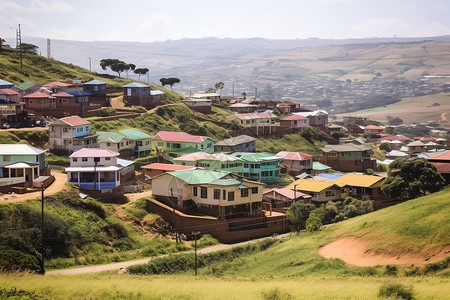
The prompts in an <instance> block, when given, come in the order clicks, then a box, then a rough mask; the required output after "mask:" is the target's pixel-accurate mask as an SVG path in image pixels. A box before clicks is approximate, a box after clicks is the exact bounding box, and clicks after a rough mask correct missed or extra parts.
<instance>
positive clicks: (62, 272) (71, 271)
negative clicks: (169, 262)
mask: <svg viewBox="0 0 450 300" xmlns="http://www.w3.org/2000/svg"><path fill="white" fill-rule="evenodd" d="M289 235H290V233H284V234H280V235H278V236H277V238H279V239H281V238H284V237H287V236H289ZM268 238H272V236H268V237H264V238H260V239H254V240H250V241H245V242H241V243H236V244H226V245H225V244H221V245H217V246H212V247H208V248H204V249H200V250H198V251H197V253H200V254H201V253H210V252H215V251H219V250H226V249H230V248H234V247H239V246H242V245H245V244H248V243H252V242H256V241H260V240H264V239H268ZM180 253H193V251H189V252H180ZM165 256H167V255H162V256H157V257H152V258H144V259H138V260H131V261H125V262H121V263H114V264H108V265H101V266H93V267H84V268H76V269H65V270H55V271H48V272H46V273H45V275H73V274H84V273H95V272H103V271H110V270H119V269H120V268H124V269H125V268H127V267H129V266H132V265H138V264H146V263H148V262H149V261H150V260H152V259H158V258H161V257H165Z"/></svg>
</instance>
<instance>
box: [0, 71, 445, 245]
mask: <svg viewBox="0 0 450 300" xmlns="http://www.w3.org/2000/svg"><path fill="white" fill-rule="evenodd" d="M107 85H108V82H106V81H101V80H97V79H95V80H90V81H86V82H81V80H73V81H72V82H59V81H54V82H50V83H47V84H44V85H42V86H41V85H39V84H36V83H33V82H23V83H19V82H17V83H11V82H8V81H6V80H2V79H0V101H1V102H0V120H1V124H0V126H1V127H2V128H3V130H5V131H7V130H11V129H12V128H15V129H14V130H33V129H34V128H32V127H40V128H42V129H44V130H46V131H48V141H47V142H46V143H44V144H45V145H46V148H45V149H44V148H42V149H39V148H37V147H34V146H31V145H28V144H3V145H1V147H0V167H1V169H0V171H1V172H0V192H1V193H2V196H1V197H2V201H10V200H14V198H16V197H17V196H18V195H24V194H26V193H30V192H34V191H37V190H40V189H41V188H44V189H45V188H47V187H49V186H51V185H52V184H53V182H54V181H55V176H54V174H53V173H54V170H62V172H64V173H65V174H67V182H68V183H71V184H73V185H74V186H76V187H78V188H79V192H80V195H84V197H85V196H86V195H87V196H91V197H94V198H96V199H99V200H101V201H103V202H114V203H124V202H127V201H128V200H127V194H128V193H135V192H140V191H141V192H142V191H144V189H149V187H150V186H151V188H150V189H151V195H152V196H153V197H152V198H151V200H149V201H148V204H147V208H148V210H149V211H150V212H153V213H156V214H158V215H160V216H162V217H163V218H164V219H165V220H166V221H167V222H169V223H170V224H171V226H172V228H173V230H174V231H175V233H177V234H190V228H193V227H201V228H202V233H211V234H212V235H213V236H214V237H216V238H217V239H218V240H219V241H220V242H224V243H234V242H240V241H245V240H248V239H254V238H259V237H264V236H270V235H273V234H281V233H286V232H289V231H290V228H291V225H292V224H291V223H290V220H289V218H288V217H287V211H288V210H289V208H290V206H291V205H293V204H294V203H296V202H302V203H305V204H313V205H315V206H316V207H320V206H323V205H326V204H327V203H330V202H337V201H344V200H345V199H347V198H348V197H351V198H353V199H359V200H363V201H370V202H371V204H370V205H371V206H373V208H375V209H379V208H382V207H386V206H390V205H393V204H396V203H399V202H401V201H403V199H401V198H399V197H392V196H390V195H386V193H382V184H383V181H384V180H385V179H386V178H387V177H388V176H389V174H388V173H387V171H388V170H389V165H390V164H391V163H392V162H393V161H394V160H395V159H397V158H423V159H425V160H427V161H428V162H430V163H431V164H432V165H434V166H435V168H436V170H437V172H439V173H440V174H441V175H442V176H443V177H444V178H445V179H446V181H447V184H448V183H449V182H450V150H449V146H450V141H449V139H448V136H449V130H448V128H443V127H441V128H437V129H436V128H435V129H433V130H432V131H431V132H432V135H430V136H419V137H407V136H404V135H399V134H395V133H394V131H395V128H394V127H392V126H383V125H382V124H379V123H377V122H372V121H370V120H367V119H366V118H358V117H352V116H348V117H344V119H343V120H341V121H331V120H330V118H329V113H328V112H327V111H326V110H310V109H308V108H307V107H305V106H304V104H302V103H298V102H292V101H281V100H261V99H255V98H246V97H237V98H232V97H223V96H221V95H220V94H218V93H206V92H198V93H196V94H195V95H193V97H191V98H187V99H185V100H183V101H182V102H181V103H179V104H175V105H182V106H184V107H185V108H187V109H189V110H190V111H191V113H192V114H193V115H194V116H196V117H197V118H198V119H200V120H204V121H209V122H211V123H213V124H215V125H217V126H219V127H222V128H223V129H225V130H226V132H227V134H228V135H229V136H230V137H229V138H226V139H223V140H216V139H214V138H212V137H209V136H204V135H196V134H190V133H188V132H183V131H181V132H177V131H168V130H159V129H158V130H154V129H155V128H145V127H142V128H127V129H123V130H115V131H103V130H102V131H100V130H98V131H96V130H94V129H93V128H92V122H94V123H95V122H102V121H103V122H107V121H114V120H119V122H120V120H123V118H125V119H127V118H131V119H133V118H136V117H138V116H140V115H141V114H144V115H146V114H161V113H162V111H163V110H164V109H165V108H166V107H167V106H166V104H167V103H166V102H165V94H164V92H162V91H159V90H152V88H151V87H150V86H149V85H146V84H143V83H140V82H130V83H128V84H125V85H123V86H122V88H121V89H120V90H119V92H117V89H115V90H114V92H115V93H114V95H112V94H109V93H108V91H109V89H108V88H107ZM113 98H114V100H112V99H113ZM113 101H114V103H117V101H119V102H120V101H122V102H123V104H122V106H123V108H122V109H120V111H118V110H116V109H114V107H111V105H114V104H112V102H113ZM159 109H162V110H159ZM175 109H178V108H176V106H175ZM217 109H220V110H221V111H225V112H227V113H226V115H227V116H226V117H225V118H222V119H221V120H220V121H219V120H217V119H214V118H212V117H210V116H211V115H213V114H214V112H215V111H217ZM182 123H183V121H181V124H182ZM375 124H377V125H375ZM22 127H28V128H27V129H25V128H24V129H21V128H22ZM156 127H157V126H156ZM286 135H294V136H301V137H303V138H305V139H306V140H309V141H313V140H314V139H315V138H317V137H320V139H321V140H322V141H323V142H324V143H323V146H322V147H320V148H319V149H317V153H303V152H300V151H288V149H282V148H278V149H276V150H277V151H275V152H274V153H269V152H266V151H258V149H257V146H256V144H257V142H258V140H261V139H267V138H270V139H281V138H283V137H285V136H286ZM291 146H293V147H294V148H295V147H296V145H291ZM300 146H301V145H298V147H299V148H300ZM50 155H51V156H52V157H53V160H54V157H58V156H63V157H64V156H66V157H68V158H67V161H66V165H65V166H61V165H54V164H51V163H48V162H47V161H46V159H48V157H50ZM138 160H139V161H140V163H139V164H136V161H138ZM142 161H145V162H147V164H145V163H142ZM145 187H146V188H145ZM205 217H208V218H211V219H205ZM183 228H185V229H183ZM218 228H220V229H218Z"/></svg>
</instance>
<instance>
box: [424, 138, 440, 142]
mask: <svg viewBox="0 0 450 300" xmlns="http://www.w3.org/2000/svg"><path fill="white" fill-rule="evenodd" d="M435 140H437V138H434V137H424V138H423V139H422V141H424V142H429V141H435Z"/></svg>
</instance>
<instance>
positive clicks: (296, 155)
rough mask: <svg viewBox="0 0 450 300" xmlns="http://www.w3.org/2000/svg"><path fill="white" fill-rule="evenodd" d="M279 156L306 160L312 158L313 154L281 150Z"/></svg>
mask: <svg viewBox="0 0 450 300" xmlns="http://www.w3.org/2000/svg"><path fill="white" fill-rule="evenodd" d="M277 156H280V157H282V158H283V159H287V160H305V159H310V158H311V157H312V155H309V154H305V153H301V152H290V151H280V152H278V153H277Z"/></svg>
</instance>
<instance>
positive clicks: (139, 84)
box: [122, 82, 150, 88]
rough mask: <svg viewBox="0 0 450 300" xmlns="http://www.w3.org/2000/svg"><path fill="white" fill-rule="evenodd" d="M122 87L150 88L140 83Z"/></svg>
mask: <svg viewBox="0 0 450 300" xmlns="http://www.w3.org/2000/svg"><path fill="white" fill-rule="evenodd" d="M122 87H124V88H144V87H150V86H149V85H146V84H143V83H140V82H132V83H129V84H127V85H124V86H122Z"/></svg>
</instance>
